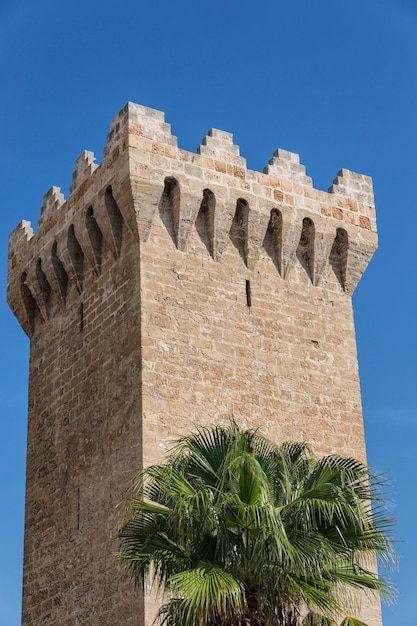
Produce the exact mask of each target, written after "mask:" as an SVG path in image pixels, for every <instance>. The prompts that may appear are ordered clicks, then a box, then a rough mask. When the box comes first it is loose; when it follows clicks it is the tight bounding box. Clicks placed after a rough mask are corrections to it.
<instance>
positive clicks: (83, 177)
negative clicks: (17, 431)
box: [8, 103, 381, 626]
mask: <svg viewBox="0 0 417 626" xmlns="http://www.w3.org/2000/svg"><path fill="white" fill-rule="evenodd" d="M376 245H377V235H376V222H375V209H374V201H373V193H372V183H371V180H370V178H368V177H367V176H362V175H360V174H355V173H353V172H351V171H348V170H341V171H340V172H339V173H338V175H337V177H336V179H335V181H334V183H333V185H332V186H331V187H330V189H329V192H324V191H318V190H316V189H314V188H313V186H312V181H311V179H310V178H309V177H308V176H307V175H306V173H305V168H304V167H303V166H302V165H300V163H299V158H298V155H296V154H293V153H290V152H286V151H284V150H277V151H276V152H275V154H274V155H273V157H272V158H271V160H270V162H269V164H268V165H267V166H266V167H265V169H264V172H263V173H260V172H255V171H251V170H248V169H247V168H246V162H245V159H244V158H242V157H241V156H240V155H239V148H238V147H237V146H236V145H234V144H233V141H232V135H231V134H229V133H226V132H223V131H220V130H211V131H210V132H209V134H208V136H207V137H205V138H204V139H203V142H202V145H201V146H200V147H199V148H198V150H197V153H196V154H194V153H190V152H186V151H183V150H180V149H179V148H178V147H177V142H176V139H175V137H173V136H172V135H171V133H170V126H169V125H168V124H166V123H165V122H164V116H163V114H162V113H161V112H159V111H154V110H152V109H148V108H146V107H143V106H139V105H136V104H132V103H129V104H127V105H126V106H125V107H124V109H122V111H121V112H120V113H119V115H118V116H117V117H116V118H115V119H114V120H113V122H112V124H111V130H110V134H109V136H108V141H107V146H106V148H105V152H104V160H103V162H102V164H101V165H97V164H96V163H95V158H94V155H93V154H92V153H91V152H84V153H83V154H82V155H81V156H80V157H79V159H78V160H77V162H76V168H75V172H74V175H73V183H72V186H71V189H70V196H69V198H68V199H67V200H65V199H64V197H63V195H62V193H61V192H60V189H59V188H57V187H52V188H51V189H50V191H49V192H48V193H47V194H46V195H45V197H44V202H43V206H42V211H41V216H40V220H39V225H38V230H37V232H36V233H34V232H33V230H32V228H31V226H30V224H29V222H22V223H21V224H20V225H19V226H18V227H17V228H16V229H15V231H14V232H13V233H12V234H11V236H10V245H9V280H8V301H9V304H10V307H11V308H12V310H13V312H14V313H15V315H16V317H17V319H18V320H19V322H20V324H21V326H22V327H23V329H24V330H25V332H26V333H27V334H28V335H29V337H30V341H31V352H30V384H29V423H28V450H27V486H26V524H25V526H26V530H25V548H24V554H25V556H24V590H23V624H24V626H33V625H38V624H45V625H47V624H51V625H52V624H53V625H54V626H55V625H59V626H74V625H81V626H95V625H100V626H116V625H120V626H133V625H135V626H143V625H144V624H145V625H146V626H149V625H150V623H151V621H152V619H151V615H152V610H153V609H152V593H151V592H150V593H148V595H146V594H145V597H143V596H142V594H141V593H139V592H135V591H134V590H133V589H132V587H131V584H130V581H127V580H125V578H124V577H123V575H121V572H120V570H119V566H118V565H117V563H116V562H115V558H114V555H113V552H114V547H115V546H114V544H113V543H112V535H113V534H114V532H115V529H116V527H117V522H118V519H119V517H120V510H119V509H118V508H117V506H118V504H119V503H120V502H121V501H122V500H123V498H124V496H125V494H126V490H127V489H128V486H129V484H130V480H131V478H132V476H133V475H134V474H135V473H136V472H137V471H138V470H139V469H140V468H141V467H143V466H144V465H147V464H149V463H152V462H155V461H157V460H158V459H160V458H161V457H162V456H163V455H164V453H165V451H166V450H167V448H168V447H169V445H170V442H171V441H172V439H173V438H175V437H177V436H178V435H179V434H181V433H183V432H184V431H185V430H186V429H188V428H190V427H192V425H193V424H195V423H196V422H204V423H208V424H211V423H213V422H215V421H219V420H220V421H227V420H228V418H229V417H230V416H234V418H235V419H236V421H237V422H238V423H239V424H240V425H242V426H244V427H252V428H253V427H260V428H261V430H262V432H263V433H264V434H266V435H267V436H269V437H270V438H272V439H275V440H277V441H278V440H289V439H290V440H305V441H309V442H311V443H312V444H313V446H314V448H315V449H316V451H317V452H319V453H330V452H338V453H341V454H346V455H354V456H356V457H359V458H361V459H362V460H364V459H365V444H364V433H363V425H362V414H361V398H360V388H359V379H358V367H357V357H356V342H355V330H354V322H353V313H352V303H351V294H352V292H353V290H354V289H355V287H356V285H357V283H358V281H359V279H360V277H361V275H362V273H363V271H364V270H365V268H366V266H367V264H368V262H369V260H370V258H371V257H372V254H373V252H374V250H375V248H376ZM361 616H362V618H363V619H366V620H368V621H369V623H370V624H372V625H375V626H377V625H380V624H381V617H380V609H379V600H377V599H376V600H374V601H373V602H369V603H367V604H366V606H364V608H363V610H362V615H361Z"/></svg>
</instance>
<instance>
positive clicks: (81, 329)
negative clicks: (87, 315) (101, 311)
mask: <svg viewBox="0 0 417 626" xmlns="http://www.w3.org/2000/svg"><path fill="white" fill-rule="evenodd" d="M83 330H84V304H83V302H81V304H80V332H82V331H83Z"/></svg>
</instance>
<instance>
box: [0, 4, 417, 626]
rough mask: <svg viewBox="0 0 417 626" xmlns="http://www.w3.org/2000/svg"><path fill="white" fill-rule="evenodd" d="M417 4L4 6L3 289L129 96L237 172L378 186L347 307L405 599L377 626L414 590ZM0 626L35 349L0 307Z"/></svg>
mask: <svg viewBox="0 0 417 626" xmlns="http://www.w3.org/2000/svg"><path fill="white" fill-rule="evenodd" d="M416 79H417V2H416V0H409V1H407V0H349V2H336V1H335V0H264V1H263V2H257V3H256V2H249V1H247V0H239V1H238V0H221V1H220V0H210V2H198V1H196V0H177V1H176V2H168V1H167V0H161V1H158V0H148V1H147V2H144V1H143V0H137V1H136V2H133V1H128V0H118V1H117V2H110V1H109V0H101V1H98V0H89V1H88V2H86V0H82V1H81V0H71V1H70V2H69V1H68V2H57V1H56V0H36V1H35V0H29V1H26V0H0V86H1V97H0V128H1V139H0V182H1V195H0V203H1V239H0V243H1V259H2V262H1V264H0V280H1V291H2V293H3V294H5V284H6V259H7V236H8V233H9V232H10V231H11V230H12V229H13V228H14V227H15V226H16V224H17V223H18V222H19V221H20V220H21V219H29V220H31V221H32V223H33V224H34V225H35V226H36V222H37V219H38V217H39V208H40V206H41V204H42V197H43V194H44V193H46V191H47V190H48V189H49V187H51V186H52V185H58V186H61V187H62V190H63V192H64V193H65V195H67V194H68V188H69V185H70V183H71V175H72V171H73V165H74V161H75V159H76V158H77V157H78V156H79V154H80V153H81V152H82V151H83V150H84V149H88V150H93V151H94V152H95V153H96V156H97V160H98V162H100V161H101V158H102V151H103V147H104V144H105V138H106V134H107V132H108V125H109V122H110V119H111V118H112V117H113V116H114V115H116V113H117V112H118V111H119V110H120V109H121V108H122V106H123V105H124V104H125V103H126V102H127V101H128V100H132V101H134V102H138V103H141V104H144V105H147V106H150V107H153V108H157V109H161V110H163V111H165V113H166V119H167V121H168V122H169V123H171V125H172V129H173V133H174V134H175V135H177V136H178V140H179V145H180V147H182V148H185V149H188V150H194V149H195V148H196V146H198V145H199V143H200V140H201V138H202V137H203V136H204V135H205V134H206V131H207V130H208V128H210V127H215V128H220V129H223V130H227V131H230V132H232V133H233V134H234V138H235V142H236V143H237V144H239V145H240V147H241V154H242V155H243V156H244V157H246V158H247V161H248V166H249V167H251V168H253V169H262V168H263V166H264V165H265V164H266V163H267V161H268V160H269V158H270V157H271V155H272V153H273V151H274V150H275V149H276V148H277V147H282V148H285V149H287V150H291V151H293V152H298V153H300V155H301V161H302V163H304V164H305V165H306V167H307V173H308V174H309V175H310V176H312V177H313V181H314V184H315V186H316V187H318V188H320V189H327V187H328V186H329V185H330V184H331V182H332V179H333V177H334V176H335V174H336V172H337V170H338V169H340V168H341V167H345V168H348V169H352V170H355V171H358V172H361V173H365V174H369V175H371V176H372V177H373V180H374V188H375V198H376V203H377V215H378V227H379V235H380V249H379V251H378V252H377V254H376V255H375V257H374V259H373V261H372V263H371V265H370V267H369V268H368V271H367V272H366V274H365V276H364V278H363V279H362V282H361V283H360V285H359V287H358V289H357V291H356V293H355V295H354V306H355V317H356V323H357V339H358V350H359V363H360V374H361V383H362V392H363V407H364V415H365V423H366V431H367V442H368V456H369V462H370V464H371V465H372V466H374V467H375V468H377V469H379V470H381V471H383V472H385V473H387V474H388V476H389V477H390V478H391V479H392V483H393V487H392V499H393V502H394V507H393V515H394V516H395V517H396V518H397V535H398V538H399V539H401V541H402V543H400V544H399V545H398V552H399V555H400V568H399V572H398V573H396V572H394V573H393V579H394V580H395V582H396V584H397V586H398V589H399V592H400V596H399V600H398V603H397V604H396V606H394V607H392V608H390V607H388V608H385V609H384V620H385V622H384V623H385V626H397V625H398V624H401V625H402V626H415V624H416V619H417V618H416V615H417V594H416V591H415V581H416V567H415V563H416V562H417V533H416V532H415V525H416V521H415V520H416V517H417V498H416V495H417V494H416V482H415V478H414V472H415V464H416V457H417V453H416V441H417V400H416V370H417V367H416V360H417V357H416V355H417V340H416V301H417V295H416V294H417V278H416V277H417V260H416V259H417V246H416V240H415V233H416V232H417V212H416V209H417V199H416V197H415V186H416V178H417V177H416V170H417V157H416V155H417V80H416ZM0 315H1V319H2V323H1V325H0V333H1V337H0V345H1V356H2V358H1V365H0V366H1V376H0V405H1V416H0V417H1V419H0V445H1V451H0V478H1V492H0V493H1V503H2V507H1V510H2V514H1V515H0V537H1V538H2V549H1V558H0V626H18V624H20V602H21V600H20V595H21V569H22V539H23V506H24V471H25V469H24V466H25V436H26V404H27V370H28V340H27V339H26V337H25V335H24V333H23V331H22V330H21V329H20V327H19V325H18V323H17V321H16V320H15V319H14V318H13V316H12V314H11V313H10V311H9V310H8V308H7V306H6V304H5V302H4V298H1V299H0Z"/></svg>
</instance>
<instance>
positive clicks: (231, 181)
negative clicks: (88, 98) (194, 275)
mask: <svg viewBox="0 0 417 626" xmlns="http://www.w3.org/2000/svg"><path fill="white" fill-rule="evenodd" d="M161 203H165V205H166V206H168V207H169V211H170V213H171V219H170V224H169V225H167V228H171V230H172V232H171V233H170V234H171V237H172V239H173V241H174V243H175V246H176V248H177V250H178V252H179V253H181V254H185V253H190V254H191V253H192V252H188V251H187V244H188V241H189V238H190V233H191V231H192V229H193V228H195V224H196V220H197V218H201V219H202V221H203V223H204V227H205V229H206V234H207V238H208V242H209V243H208V246H207V255H208V257H209V258H210V259H211V262H213V263H222V262H223V258H224V251H225V249H226V247H227V246H228V245H229V243H230V241H232V242H235V245H236V247H238V248H239V250H241V257H242V271H243V272H246V273H248V272H249V273H250V272H253V271H254V270H255V268H256V266H257V263H258V260H259V257H260V254H261V251H262V248H263V246H264V242H265V240H266V238H267V237H269V239H270V240H272V242H273V248H274V255H275V266H276V268H277V272H278V274H279V276H280V277H281V279H283V280H291V268H292V266H293V265H294V263H297V262H298V261H297V253H301V254H302V256H303V258H304V260H305V264H306V267H307V271H308V274H309V277H310V280H311V284H312V285H314V286H319V285H320V284H321V280H322V277H323V273H324V271H325V268H326V267H327V265H328V263H329V258H330V256H331V255H332V254H333V255H336V256H337V258H338V262H339V265H340V272H339V274H340V288H341V291H344V292H345V293H346V294H347V295H350V294H351V293H352V292H353V290H354V289H355V287H356V285H357V283H358V281H359V280H360V277H361V275H362V273H363V271H364V270H365V268H366V266H367V264H368V262H369V260H370V258H371V257H372V254H373V253H374V251H375V249H376V246H377V235H376V220H375V208H374V199H373V191H372V181H371V179H370V178H369V177H368V176H363V175H361V174H356V173H354V172H351V171H349V170H346V169H342V170H340V171H339V172H338V174H337V177H336V178H335V180H334V182H333V184H332V185H331V187H330V188H329V191H328V192H325V191H320V190H317V189H314V187H313V184H312V180H311V178H310V177H309V176H307V175H306V171H305V167H304V166H303V165H302V164H300V162H299V156H298V155H297V154H294V153H291V152H287V151H285V150H282V149H279V150H277V151H276V152H275V153H274V155H273V156H272V158H271V160H270V161H269V163H268V165H267V166H266V167H265V169H264V171H263V172H256V171H252V170H249V169H247V167H246V161H245V159H244V158H243V157H241V156H240V153H239V147H238V146H236V145H235V144H234V143H233V136H232V134H231V133H228V132H224V131H221V130H216V129H212V130H210V131H209V133H208V135H207V136H206V137H204V139H203V140H202V143H201V145H200V146H199V147H198V148H197V152H196V153H191V152H187V151H184V150H181V149H180V148H178V146H177V140H176V138H175V137H174V136H173V135H172V134H171V129H170V126H169V124H167V123H166V122H165V119H164V114H163V113H162V112H160V111H155V110H153V109H149V108H147V107H143V106H140V105H137V104H133V103H128V104H127V105H126V106H125V107H124V108H123V109H122V110H121V111H120V113H119V114H118V115H117V116H116V117H115V118H114V120H113V121H112V122H111V125H110V133H109V135H108V138H107V145H106V147H105V150H104V160H103V162H102V163H101V164H100V165H98V164H96V163H95V157H94V154H93V153H92V152H88V151H85V152H83V153H82V154H81V156H80V157H79V158H78V159H77V161H76V164H75V171H74V174H73V180H72V185H71V188H70V196H69V198H68V199H66V200H65V198H64V196H63V194H62V193H61V190H60V189H59V187H52V188H51V189H50V190H49V191H48V192H47V193H46V195H45V196H44V201H43V205H42V209H41V215H40V219H39V223H38V232H37V233H33V231H32V229H31V227H30V224H29V223H28V222H22V223H21V224H20V225H19V226H18V227H17V228H16V229H15V231H13V233H12V234H11V235H10V240H9V281H8V302H9V304H10V307H11V308H12V310H13V311H14V313H15V315H16V316H17V318H18V319H19V321H20V323H21V325H22V327H23V328H24V329H25V331H26V332H27V333H28V334H29V336H31V335H32V333H33V332H34V330H35V327H36V324H37V323H38V321H37V320H39V323H46V322H47V321H48V319H49V317H50V315H51V314H53V312H52V308H53V307H52V308H51V302H52V300H54V302H56V303H58V305H59V307H65V306H66V300H67V294H68V292H69V290H70V289H75V290H76V291H77V292H78V293H79V294H80V295H81V294H82V292H83V289H84V280H83V278H84V273H85V268H86V264H89V266H90V267H91V268H93V270H94V272H95V274H96V275H97V276H99V275H100V272H101V271H102V267H101V260H102V255H103V250H104V249H105V248H108V249H110V250H111V252H112V254H113V257H114V259H115V260H117V259H118V258H119V256H120V255H121V254H122V243H123V238H124V237H125V234H126V229H127V230H128V231H129V234H130V236H131V237H133V239H134V241H136V242H137V246H138V249H139V247H140V245H141V244H143V243H145V242H146V241H147V240H148V238H149V235H150V233H151V230H152V225H153V222H154V220H155V219H156V216H157V215H158V208H159V207H160V206H161ZM298 256H300V254H298Z"/></svg>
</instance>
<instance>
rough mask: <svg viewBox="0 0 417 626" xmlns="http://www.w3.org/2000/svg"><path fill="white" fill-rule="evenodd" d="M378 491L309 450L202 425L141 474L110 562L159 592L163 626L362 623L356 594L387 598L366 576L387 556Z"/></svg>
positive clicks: (354, 466) (341, 461)
mask: <svg viewBox="0 0 417 626" xmlns="http://www.w3.org/2000/svg"><path fill="white" fill-rule="evenodd" d="M381 484H382V481H381V478H380V477H378V476H377V475H375V474H373V473H372V472H370V471H369V469H368V468H367V467H366V466H365V465H364V464H362V463H361V462H359V461H357V460H355V459H352V458H342V457H339V456H335V455H332V456H327V457H324V458H317V457H316V456H315V455H314V454H313V452H312V449H311V448H310V446H309V445H308V444H306V443H284V444H283V445H276V444H275V443H273V442H271V441H269V440H268V439H266V438H265V437H264V436H262V435H261V434H260V433H259V432H258V431H243V430H240V429H239V427H238V426H237V425H236V424H235V423H234V422H232V423H231V424H230V426H228V427H222V426H214V427H209V428H203V427H201V428H199V429H198V430H197V432H196V433H195V434H192V435H190V436H186V437H183V438H181V439H179V440H178V441H177V443H176V446H175V448H174V450H173V452H172V453H171V455H170V456H169V457H168V459H167V461H166V462H165V463H163V464H161V465H153V466H151V467H148V468H147V469H146V470H144V471H143V472H142V474H141V475H140V477H139V479H138V480H137V482H136V484H135V495H134V496H133V497H132V498H130V499H129V501H128V504H127V511H126V516H125V519H124V521H123V523H122V525H121V527H120V529H119V531H118V534H117V537H118V540H119V551H118V557H119V559H120V560H121V561H122V562H123V563H125V564H126V566H127V567H128V569H129V570H130V573H131V575H132V577H133V579H134V581H135V583H137V584H141V583H142V582H143V580H144V579H146V578H147V577H149V576H151V578H152V580H153V581H154V582H155V583H156V584H157V585H158V587H159V588H160V589H162V590H163V591H164V592H166V594H165V599H166V601H165V603H164V604H163V606H162V607H161V609H160V611H159V619H160V622H161V623H162V624H163V625H164V626H203V625H204V626H206V625H207V626H243V625H245V626H265V625H268V626H275V625H277V626H278V625H279V626H330V625H333V624H336V623H339V622H340V619H342V618H343V619H342V622H341V626H342V625H343V626H361V625H362V626H364V625H363V622H361V621H360V620H357V619H354V618H353V617H352V616H351V615H350V612H351V611H352V607H355V606H356V604H357V602H356V600H357V597H358V590H365V591H369V592H371V593H380V594H382V596H383V597H385V598H390V597H391V596H392V588H391V586H390V585H389V583H388V582H387V581H385V580H384V579H382V578H379V577H378V575H377V574H375V573H374V571H373V564H374V562H375V554H376V555H377V556H378V557H381V558H382V559H383V560H385V561H387V560H388V561H389V560H391V559H392V558H393V550H392V545H391V542H390V540H389V538H388V535H389V530H390V526H391V521H390V520H388V519H386V518H385V516H384V501H383V499H382V496H381Z"/></svg>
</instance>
